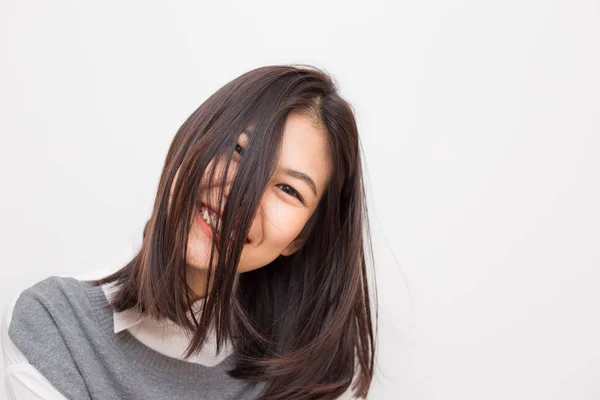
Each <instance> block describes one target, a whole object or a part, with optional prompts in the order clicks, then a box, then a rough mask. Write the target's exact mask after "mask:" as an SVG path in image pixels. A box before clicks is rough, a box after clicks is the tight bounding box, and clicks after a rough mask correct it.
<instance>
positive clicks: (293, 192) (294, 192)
mask: <svg viewBox="0 0 600 400" xmlns="http://www.w3.org/2000/svg"><path fill="white" fill-rule="evenodd" d="M235 151H237V152H238V153H239V154H240V155H242V154H243V153H244V148H243V147H242V146H240V145H239V144H236V145H235ZM275 186H287V187H289V188H290V190H291V193H287V192H285V190H284V192H285V193H287V194H289V195H290V196H292V197H296V198H297V199H298V200H300V201H301V202H302V203H304V200H303V199H302V196H300V193H298V191H297V190H296V189H294V188H293V187H291V186H290V185H288V184H287V183H280V184H277V185H275ZM282 190H283V189H282Z"/></svg>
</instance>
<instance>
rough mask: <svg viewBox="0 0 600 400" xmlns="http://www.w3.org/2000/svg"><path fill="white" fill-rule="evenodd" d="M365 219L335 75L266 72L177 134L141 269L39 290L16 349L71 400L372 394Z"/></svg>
mask: <svg viewBox="0 0 600 400" xmlns="http://www.w3.org/2000/svg"><path fill="white" fill-rule="evenodd" d="M367 221H368V220H367V208H366V201H365V194H364V184H363V177H362V166H361V154H360V145H359V137H358V131H357V127H356V122H355V119H354V115H353V112H352V109H351V107H350V105H349V104H348V103H347V102H346V101H345V100H344V99H342V98H341V97H340V96H339V95H338V93H337V90H336V88H335V85H334V83H333V81H332V79H331V78H330V77H329V76H328V75H327V74H326V73H324V72H323V71H321V70H319V69H316V68H313V67H308V66H268V67H263V68H258V69H255V70H252V71H250V72H247V73H245V74H243V75H241V76H240V77H238V78H236V79H234V80H233V81H231V82H229V83H228V84H226V85H225V86H223V87H222V88H221V89H219V90H218V91H217V92H216V93H215V94H213V95H212V96H211V97H210V98H209V99H208V100H206V101H205V102H204V103H203V104H202V105H201V106H200V107H199V108H198V109H197V110H196V111H194V113H192V115H191V116H190V117H189V118H188V119H187V120H186V121H185V122H184V123H183V125H182V126H181V128H180V129H179V131H178V132H177V134H176V135H175V137H174V139H173V141H172V144H171V146H170V149H169V152H168V154H167V158H166V161H165V165H164V168H163V171H162V175H161V178H160V183H159V187H158V192H157V195H156V200H155V203H154V209H153V212H152V215H151V216H150V219H149V221H148V223H147V224H146V228H145V230H144V238H143V243H142V247H141V249H140V250H139V252H138V253H137V254H136V255H135V257H133V259H132V260H131V261H130V262H129V263H127V264H126V265H125V266H123V267H122V268H121V269H119V270H118V271H117V272H115V273H113V274H112V275H109V276H106V277H104V278H102V279H99V280H96V281H78V280H75V279H72V278H50V279H47V280H45V281H42V282H40V283H38V284H36V285H35V286H33V287H32V288H30V289H27V290H26V291H25V292H23V293H22V294H21V296H20V297H19V300H18V301H17V303H16V305H15V308H14V313H13V318H12V322H11V323H10V329H9V336H10V339H11V340H12V342H14V344H15V345H16V348H18V350H19V351H21V352H22V354H23V357H26V358H27V360H28V361H29V362H30V363H31V365H32V368H34V367H35V368H37V370H36V373H40V374H41V376H42V377H43V379H47V382H46V383H47V384H48V385H51V386H52V387H53V388H55V389H56V390H57V391H58V392H60V393H61V394H62V395H64V396H66V397H69V398H128V399H138V398H139V399H148V398H152V399H163V398H165V399H166V398H179V399H191V398H207V399H208V398H210V399H230V398H231V399H233V398H243V399H246V398H248V399H250V398H259V399H336V398H350V395H351V392H353V395H354V396H356V397H365V396H366V395H367V393H368V391H369V388H370V384H371V380H372V377H373V369H374V358H375V333H374V329H373V325H374V323H375V322H376V319H375V318H373V315H376V306H375V307H374V306H373V305H372V302H371V299H370V294H371V293H370V290H369V287H370V285H369V282H368V281H367V275H368V274H367V263H366V260H365V257H366V255H367V254H371V253H372V251H371V248H370V247H371V242H370V237H369V229H368V225H367ZM124 316H126V322H123V318H124ZM127 318H129V319H127ZM131 319H133V320H134V323H132V322H131ZM127 321H129V322H127ZM140 321H142V325H140V328H139V330H134V329H133V328H132V326H134V325H136V324H139V323H140ZM168 327H171V328H168ZM169 329H171V330H169ZM140 332H141V333H140ZM165 338H166V339H165ZM155 339H156V340H155ZM48 343H53V344H54V347H53V348H52V349H51V351H50V350H49V349H48V346H47V344H48ZM212 345H214V351H213V352H212V353H210V352H209V353H210V354H208V356H206V354H207V348H209V349H211V348H212V347H210V346H212ZM173 349H176V350H173ZM113 350H116V351H113ZM211 351H212V350H211ZM199 354H204V357H205V358H204V359H202V360H204V361H202V360H200V359H199V358H198V357H199ZM207 357H208V359H209V362H206V360H207ZM65 371H67V372H68V373H66V372H65ZM67 378H68V379H67ZM351 384H352V386H351Z"/></svg>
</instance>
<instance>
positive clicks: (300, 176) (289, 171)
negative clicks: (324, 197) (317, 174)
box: [282, 168, 319, 197]
mask: <svg viewBox="0 0 600 400" xmlns="http://www.w3.org/2000/svg"><path fill="white" fill-rule="evenodd" d="M282 171H283V173H285V174H287V175H289V176H291V177H292V178H297V179H301V180H303V181H304V182H306V183H308V185H309V186H310V188H311V189H312V191H313V193H314V194H315V196H317V197H319V195H318V194H317V185H315V182H314V181H313V180H312V179H310V176H308V175H306V174H305V173H304V172H300V171H296V170H295V169H291V168H284V169H283V170H282Z"/></svg>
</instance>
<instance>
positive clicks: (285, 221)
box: [169, 112, 332, 297]
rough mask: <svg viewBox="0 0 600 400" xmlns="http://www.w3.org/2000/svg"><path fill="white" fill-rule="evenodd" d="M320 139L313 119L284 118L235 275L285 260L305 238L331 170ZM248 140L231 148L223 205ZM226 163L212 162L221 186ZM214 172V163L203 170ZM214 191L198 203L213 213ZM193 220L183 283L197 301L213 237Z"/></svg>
mask: <svg viewBox="0 0 600 400" xmlns="http://www.w3.org/2000/svg"><path fill="white" fill-rule="evenodd" d="M325 135H326V132H325V131H324V128H323V127H322V126H321V125H319V124H318V122H316V120H315V118H314V117H313V116H310V115H308V114H305V113H299V112H291V113H290V114H289V115H288V118H287V120H286V123H285V127H284V133H283V143H282V148H281V155H280V159H279V162H278V169H277V171H276V173H275V174H274V175H273V179H272V181H271V182H270V183H269V184H268V185H267V189H266V190H265V192H264V194H263V197H262V199H261V202H260V205H259V208H258V211H257V214H256V216H255V218H254V221H253V222H252V226H251V228H250V232H249V237H250V239H251V242H250V243H246V244H245V245H244V248H243V251H242V255H241V258H240V263H239V264H238V273H243V272H248V271H252V270H254V269H258V268H261V267H264V266H265V265H267V264H269V263H270V262H272V261H273V260H275V259H276V258H277V257H278V256H279V255H283V256H288V255H290V254H293V253H295V252H296V251H298V250H299V249H300V248H301V247H302V245H303V242H304V239H305V238H299V237H298V234H299V233H300V232H301V231H302V228H303V227H304V225H305V224H306V223H307V222H308V220H309V219H310V217H311V215H312V214H313V212H314V211H315V209H316V208H317V205H318V204H319V200H320V199H321V197H322V195H323V192H324V190H325V188H326V187H327V185H328V183H329V180H330V179H331V174H332V167H331V160H330V158H329V153H328V151H329V150H328V148H327V143H326V136H325ZM247 140H248V136H247V135H246V134H245V133H242V134H241V135H240V137H239V139H238V145H239V146H241V147H236V153H235V154H234V157H233V159H232V161H231V164H230V166H229V171H228V176H227V180H226V186H225V188H224V191H223V195H224V196H225V197H224V199H223V202H226V201H227V196H228V195H229V191H230V186H231V183H232V181H233V178H234V177H235V174H236V172H237V166H238V163H239V160H240V157H243V150H242V149H241V148H244V147H245V146H246V145H247ZM239 150H241V154H240V151H239ZM225 164H226V163H225V161H224V160H223V161H222V162H221V161H220V162H218V163H217V165H216V168H217V170H216V171H215V174H216V175H215V177H216V178H217V179H216V181H215V182H220V181H221V179H222V176H223V174H224V172H225ZM213 167H214V160H213V162H211V164H210V165H209V167H208V170H209V171H210V169H211V168H213ZM286 170H295V171H299V172H301V173H303V174H305V175H307V176H308V177H309V178H310V179H311V180H312V181H313V182H314V186H315V187H314V188H313V186H312V185H311V184H310V183H308V182H307V181H306V180H304V179H301V178H299V177H295V176H292V175H290V174H289V173H287V172H286ZM175 179H177V175H176V176H175ZM203 179H204V180H205V181H203V185H206V184H207V180H208V173H206V174H205V176H204V177H203ZM173 186H174V185H173ZM173 186H172V188H171V193H172V190H173ZM314 190H316V193H315V191H314ZM218 191H219V188H218V187H214V188H209V190H208V191H207V194H206V196H207V198H203V199H202V202H203V203H206V204H210V205H212V206H213V207H215V208H216V206H217V205H218V199H217V196H218ZM169 203H170V198H169ZM224 207H225V204H223V205H222V208H224ZM195 217H196V214H195V213H194V214H193V215H192V225H191V230H190V233H189V239H188V247H187V281H188V285H189V286H190V287H191V288H192V289H193V291H194V292H195V293H196V295H197V296H198V297H200V296H203V295H204V293H205V281H206V274H207V272H208V265H209V262H208V258H209V257H210V250H211V246H212V238H210V237H209V236H208V235H207V234H206V233H205V231H204V230H203V229H202V227H201V226H199V224H198V222H197V221H196V218H195ZM215 253H216V250H215ZM213 256H214V257H213V258H214V261H213V265H216V259H217V254H213Z"/></svg>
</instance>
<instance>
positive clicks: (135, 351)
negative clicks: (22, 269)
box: [8, 277, 263, 400]
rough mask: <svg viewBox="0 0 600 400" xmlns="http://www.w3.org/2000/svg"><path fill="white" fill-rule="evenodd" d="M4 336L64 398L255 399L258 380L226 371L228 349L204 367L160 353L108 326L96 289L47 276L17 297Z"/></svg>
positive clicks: (109, 317)
mask: <svg viewBox="0 0 600 400" xmlns="http://www.w3.org/2000/svg"><path fill="white" fill-rule="evenodd" d="M8 332H9V336H10V338H11V339H12V341H13V342H14V343H15V345H16V346H17V347H18V348H19V349H20V350H21V352H22V353H23V354H24V355H25V357H27V360H28V361H29V362H30V363H31V364H32V365H33V366H35V367H36V368H37V369H38V370H39V371H40V372H41V373H42V374H43V375H44V376H45V377H46V378H47V379H48V380H49V381H50V383H52V384H53V385H54V387H56V389H57V390H59V391H60V392H61V393H63V394H64V395H65V397H67V398H69V399H77V400H79V399H102V400H107V399H115V400H116V399H119V400H122V399H144V400H158V399H161V400H162V399H211V400H219V399H239V400H243V399H254V398H256V396H257V395H258V394H259V392H260V391H261V390H262V388H263V384H259V385H252V384H250V383H248V382H245V381H241V380H238V379H234V378H231V377H230V376H229V375H228V374H227V371H228V370H230V369H232V368H233V366H234V365H235V360H234V354H232V355H230V356H229V357H227V358H226V359H225V360H223V361H222V362H221V363H219V364H217V365H215V366H213V367H208V366H204V365H201V364H197V363H191V362H187V361H184V360H179V359H176V358H171V357H168V356H165V355H163V354H161V353H159V352H157V351H155V350H153V349H151V348H149V347H147V346H146V345H144V344H143V343H141V342H140V341H138V340H137V339H136V338H134V337H133V336H132V335H131V334H130V333H129V332H128V331H126V330H125V331H122V332H119V333H117V334H115V333H114V328H113V312H112V310H111V308H110V306H109V304H108V301H107V299H106V296H105V295H104V292H103V290H102V288H100V287H97V286H92V285H91V283H90V282H88V281H79V280H77V279H74V278H63V277H50V278H47V279H45V280H43V281H41V282H39V283H37V284H35V285H34V286H32V287H30V288H29V289H26V290H25V291H23V292H22V293H21V295H20V296H19V298H18V300H17V303H16V305H15V308H14V310H13V316H12V320H11V323H10V327H9V330H8Z"/></svg>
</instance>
